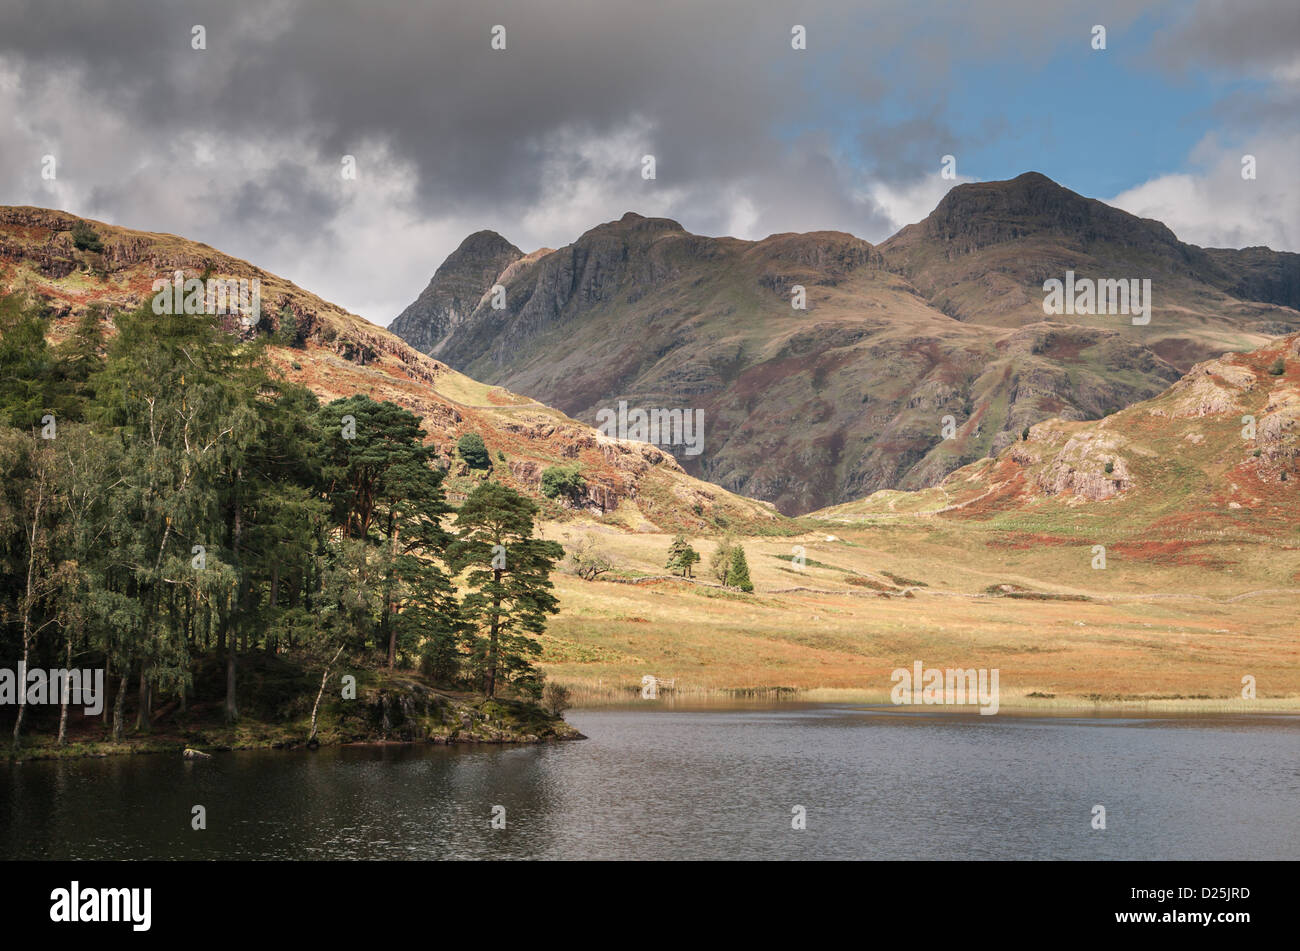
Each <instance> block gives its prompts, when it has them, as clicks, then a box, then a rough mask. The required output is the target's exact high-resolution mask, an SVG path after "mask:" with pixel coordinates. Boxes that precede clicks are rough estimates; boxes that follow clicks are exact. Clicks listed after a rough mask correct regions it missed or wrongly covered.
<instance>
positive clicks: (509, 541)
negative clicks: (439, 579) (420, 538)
mask: <svg viewBox="0 0 1300 951" xmlns="http://www.w3.org/2000/svg"><path fill="white" fill-rule="evenodd" d="M537 511H538V509H537V505H536V503H534V502H533V501H532V500H531V499H529V498H527V497H526V496H523V495H520V494H519V493H518V492H516V491H514V490H513V489H511V488H509V487H507V486H504V485H501V484H500V483H498V482H484V483H482V484H481V485H479V486H478V487H477V488H476V489H474V491H473V492H471V493H470V495H469V497H468V498H467V499H466V500H465V503H464V505H462V506H461V508H460V511H459V512H458V513H457V515H456V523H455V530H456V540H455V541H454V542H452V544H451V547H450V548H449V549H448V557H449V558H450V560H451V563H452V565H453V567H454V569H455V570H456V571H457V572H460V571H464V572H466V574H465V584H466V586H467V587H468V589H469V590H468V593H467V594H466V595H465V597H464V599H463V601H462V610H463V612H464V615H465V618H466V620H467V622H468V623H469V624H470V625H471V627H472V629H473V632H474V633H473V635H472V637H471V649H472V657H473V660H474V662H475V664H476V665H477V666H478V668H479V669H480V670H481V672H482V683H483V693H484V694H485V695H486V696H488V697H492V696H495V694H496V690H497V685H498V683H499V682H500V681H507V682H508V681H515V682H517V683H519V684H520V685H521V686H527V685H528V684H535V683H536V682H537V681H536V670H535V668H534V667H533V665H532V662H531V657H532V656H534V655H536V654H538V653H540V652H541V646H540V645H539V644H538V643H537V641H535V640H533V639H532V638H531V637H529V636H528V635H529V634H540V633H542V632H543V631H544V630H545V629H546V615H547V614H554V613H556V611H558V610H559V602H558V601H557V600H556V599H555V597H554V595H552V594H551V588H552V584H551V581H550V573H551V572H552V571H553V570H554V569H555V563H556V561H557V560H558V559H560V558H562V557H563V556H564V549H563V548H562V547H561V546H560V545H559V543H558V542H551V541H543V540H541V539H538V538H534V537H533V519H534V517H535V516H536V514H537Z"/></svg>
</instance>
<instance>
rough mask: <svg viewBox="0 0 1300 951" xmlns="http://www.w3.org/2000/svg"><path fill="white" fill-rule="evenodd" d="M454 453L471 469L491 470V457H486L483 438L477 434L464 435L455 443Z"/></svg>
mask: <svg viewBox="0 0 1300 951" xmlns="http://www.w3.org/2000/svg"><path fill="white" fill-rule="evenodd" d="M456 451H457V452H459V453H460V457H461V458H462V459H464V460H465V464H466V465H467V466H469V467H470V468H471V469H491V468H492V457H491V456H489V455H488V451H487V446H486V445H485V444H484V443H483V437H482V436H480V435H479V434H478V433H466V434H465V435H464V436H461V437H460V440H459V441H458V442H457V443H456Z"/></svg>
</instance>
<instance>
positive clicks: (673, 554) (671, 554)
mask: <svg viewBox="0 0 1300 951" xmlns="http://www.w3.org/2000/svg"><path fill="white" fill-rule="evenodd" d="M699 560H700V554H699V552H697V551H696V550H695V549H694V548H692V547H691V545H690V542H688V541H687V540H686V536H684V535H678V536H677V537H676V538H674V539H673V543H672V544H671V545H670V546H669V547H668V562H667V564H665V565H664V567H665V568H666V569H667V570H669V571H671V572H672V573H673V574H675V575H680V576H681V577H683V578H689V577H690V576H691V566H692V565H694V564H696V563H697V562H699Z"/></svg>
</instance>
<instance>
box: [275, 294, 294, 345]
mask: <svg viewBox="0 0 1300 951" xmlns="http://www.w3.org/2000/svg"><path fill="white" fill-rule="evenodd" d="M276 324H277V325H276V328H275V342H276V343H278V344H279V345H280V346H282V347H296V346H298V316H297V315H296V314H295V313H294V312H293V309H292V308H291V307H289V305H288V304H285V305H284V306H283V307H281V308H280V319H279V320H278V321H277V322H276Z"/></svg>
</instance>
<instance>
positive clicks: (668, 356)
mask: <svg viewBox="0 0 1300 951" xmlns="http://www.w3.org/2000/svg"><path fill="white" fill-rule="evenodd" d="M1295 260H1300V257H1298V256H1296V255H1277V254H1275V253H1274V252H1270V251H1267V249H1250V250H1249V251H1244V252H1209V251H1203V250H1202V249H1198V248H1191V246H1188V245H1182V244H1181V243H1180V242H1178V241H1177V240H1176V239H1175V238H1174V237H1173V235H1172V233H1170V232H1169V231H1168V229H1166V228H1164V226H1162V225H1159V224H1158V223H1156V222H1145V221H1143V220H1142V219H1138V218H1134V217H1133V216H1131V215H1127V214H1126V213H1124V212H1121V211H1118V210H1117V209H1113V208H1109V206H1106V205H1103V204H1102V203H1100V202H1092V201H1090V200H1088V199H1083V198H1081V197H1080V196H1077V195H1075V194H1074V193H1073V192H1069V191H1068V190H1067V189H1064V188H1061V187H1060V186H1058V185H1055V184H1054V183H1052V182H1050V181H1049V180H1048V179H1046V178H1044V177H1043V176H1037V175H1034V174H1032V173H1031V174H1029V175H1025V176H1021V177H1020V178H1018V179H1015V180H1013V181H1011V182H995V183H986V184H984V185H979V186H973V185H972V186H959V187H958V188H955V189H953V190H952V191H951V192H950V193H949V196H948V197H947V198H945V199H944V202H942V203H941V204H940V206H939V208H937V209H936V211H935V212H934V214H932V215H931V216H930V217H929V218H927V219H926V221H924V222H922V223H921V224H920V225H915V226H911V227H910V228H905V229H903V231H902V232H900V233H899V234H898V235H896V236H895V237H893V238H891V239H890V240H889V241H887V242H885V243H884V244H882V245H880V246H879V247H873V246H872V245H870V244H869V243H867V242H865V241H862V240H861V239H858V238H855V237H853V236H852V235H848V234H843V233H837V232H816V233H811V234H803V235H795V234H784V235H773V236H771V237H768V238H765V239H763V240H762V241H740V240H737V239H733V238H707V237H701V236H698V235H693V234H690V233H688V232H686V231H685V230H684V229H683V228H682V227H681V225H679V224H678V223H677V222H675V221H670V220H667V219H655V218H643V217H641V216H640V215H636V214H632V213H629V214H627V215H625V216H624V217H623V218H622V219H621V220H619V221H617V222H609V223H606V224H603V225H600V226H598V227H596V228H593V229H592V230H591V231H588V232H587V233H586V234H584V235H582V236H581V237H580V238H579V239H578V240H577V241H575V242H574V243H573V244H572V245H569V246H568V247H565V248H562V249H559V250H557V251H552V252H537V253H535V254H533V255H530V256H528V257H526V258H522V259H519V260H517V261H514V262H512V263H511V265H510V267H509V268H508V269H507V270H506V271H504V272H503V273H502V274H499V275H497V277H496V278H494V279H488V280H486V281H485V286H484V287H483V288H481V289H480V293H482V291H486V289H487V286H490V285H491V284H492V283H501V284H502V285H503V286H504V287H505V289H506V295H505V297H506V299H505V306H504V307H502V308H500V309H497V308H494V307H493V306H492V305H491V303H490V302H489V301H488V300H487V299H481V300H480V302H479V304H478V306H477V307H476V308H475V309H474V311H473V312H472V313H471V314H470V315H468V316H467V317H465V318H464V319H463V320H461V321H460V322H459V323H458V324H457V325H456V326H455V327H454V328H453V329H452V331H451V332H450V334H449V336H447V337H445V338H443V339H441V341H440V344H439V351H438V354H439V357H440V359H444V360H446V361H447V362H448V363H449V364H451V365H452V366H454V367H457V368H458V369H461V370H462V371H464V372H467V373H469V374H471V375H473V376H475V377H477V378H479V379H483V380H486V381H488V382H492V383H496V384H499V385H503V386H509V387H510V388H511V389H512V390H515V391H517V392H522V393H527V394H529V395H531V396H533V397H535V398H537V399H540V400H542V401H544V402H546V403H548V404H551V405H555V406H557V407H559V408H560V409H562V410H564V411H565V412H566V413H569V414H570V415H572V416H574V417H575V418H578V419H582V420H586V421H591V422H594V421H596V420H597V413H598V412H599V411H600V410H601V409H606V408H610V409H612V408H614V407H616V406H617V404H618V402H619V401H620V400H627V401H628V403H629V404H630V405H631V406H633V407H637V406H639V407H644V408H667V409H672V408H691V409H701V410H703V412H704V418H705V438H704V445H703V452H702V453H701V454H700V455H698V456H690V455H686V454H685V453H684V452H683V451H682V448H681V447H680V446H677V447H674V446H666V447H665V448H667V449H669V450H670V451H674V452H675V453H676V454H677V457H678V460H679V461H680V462H681V463H682V464H683V465H684V466H685V467H686V468H687V469H688V471H690V472H692V473H695V474H697V475H699V476H701V477H702V478H705V479H708V480H709V481H712V482H715V483H717V484H719V485H722V486H724V487H725V488H727V489H729V490H731V491H734V492H739V493H741V494H745V495H749V496H751V497H755V498H761V499H767V500H769V501H772V502H773V503H775V504H776V505H777V507H778V508H779V509H780V510H781V511H783V512H786V513H787V514H798V513H801V512H806V511H809V510H811V509H816V508H819V507H822V506H825V505H828V504H832V503H835V502H839V501H845V500H848V499H853V498H860V497H862V496H863V495H866V494H869V493H870V492H872V491H874V490H876V489H879V488H884V487H890V488H920V487H924V486H927V485H932V484H934V483H935V482H937V481H938V480H940V479H942V478H943V477H944V476H945V475H946V474H947V473H949V472H951V471H952V470H953V469H955V468H958V467H959V466H961V465H964V464H966V463H969V462H971V461H973V460H975V459H979V458H981V457H983V456H986V455H988V454H990V453H993V452H997V451H999V450H1001V449H1002V448H1004V447H1005V446H1007V445H1009V444H1010V443H1011V442H1012V441H1014V440H1015V439H1016V438H1018V437H1019V434H1020V433H1021V431H1022V430H1023V428H1024V427H1025V426H1028V425H1031V424H1033V423H1036V422H1038V421H1040V420H1042V419H1046V418H1049V417H1053V416H1061V417H1064V418H1067V419H1076V420H1082V419H1089V418H1098V417H1100V416H1103V415H1105V414H1106V413H1108V412H1110V411H1113V410H1115V409H1117V408H1119V407H1121V406H1125V405H1128V404H1130V403H1132V402H1135V401H1137V400H1141V399H1145V398H1148V397H1151V396H1154V395H1155V394H1157V393H1159V392H1161V391H1162V390H1163V389H1164V388H1165V387H1166V386H1167V385H1168V384H1169V383H1170V382H1171V381H1173V380H1174V379H1176V378H1177V377H1178V375H1179V372H1180V371H1181V370H1183V369H1186V367H1187V366H1189V365H1190V362H1191V361H1192V359H1195V358H1200V357H1202V356H1203V355H1205V354H1207V353H1212V354H1218V353H1221V352H1223V351H1225V350H1229V349H1249V348H1250V347H1253V346H1258V345H1260V344H1261V343H1263V342H1264V341H1266V340H1267V339H1268V334H1270V333H1280V332H1284V331H1286V330H1287V329H1293V328H1300V312H1297V311H1296V310H1294V309H1292V307H1290V306H1287V304H1286V303H1285V302H1287V301H1291V302H1292V303H1293V304H1294V303H1295V302H1294V292H1293V289H1292V286H1291V284H1290V283H1288V282H1289V281H1290V277H1289V275H1290V270H1291V268H1292V267H1293V265H1294V262H1295ZM1070 267H1077V268H1078V269H1079V271H1080V274H1081V275H1082V274H1084V273H1093V272H1094V271H1096V276H1098V277H1110V276H1115V277H1142V276H1152V277H1153V297H1154V299H1155V303H1154V307H1153V314H1152V320H1151V324H1150V325H1149V326H1146V327H1134V326H1132V325H1131V324H1130V323H1129V321H1128V320H1127V319H1126V318H1120V317H1048V316H1045V315H1044V314H1043V310H1042V300H1043V292H1042V282H1043V280H1045V279H1046V278H1047V277H1050V276H1053V275H1059V276H1063V275H1064V272H1065V270H1066V269H1067V268H1070ZM1096 269H1101V270H1096ZM795 285H801V286H803V287H804V288H806V293H807V306H806V309H803V310H799V309H795V308H793V307H792V306H791V301H792V288H793V287H794V286H795ZM1246 293H1254V294H1258V295H1260V296H1263V297H1265V298H1268V299H1267V300H1265V301H1251V300H1245V299H1242V298H1241V297H1238V296H1234V295H1235V294H1246ZM1273 299H1276V301H1278V302H1274V300H1273ZM411 325H412V321H411V320H408V321H406V322H405V323H404V325H403V327H402V328H399V330H401V331H402V332H403V333H404V334H405V335H407V339H424V336H422V335H423V334H424V331H423V330H418V329H416V328H414V327H413V326H411ZM945 417H952V419H951V421H950V422H951V425H952V430H953V431H952V432H951V433H949V434H947V435H950V437H951V438H944V436H945V431H944V430H945V425H944V424H945V422H946V420H945Z"/></svg>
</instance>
